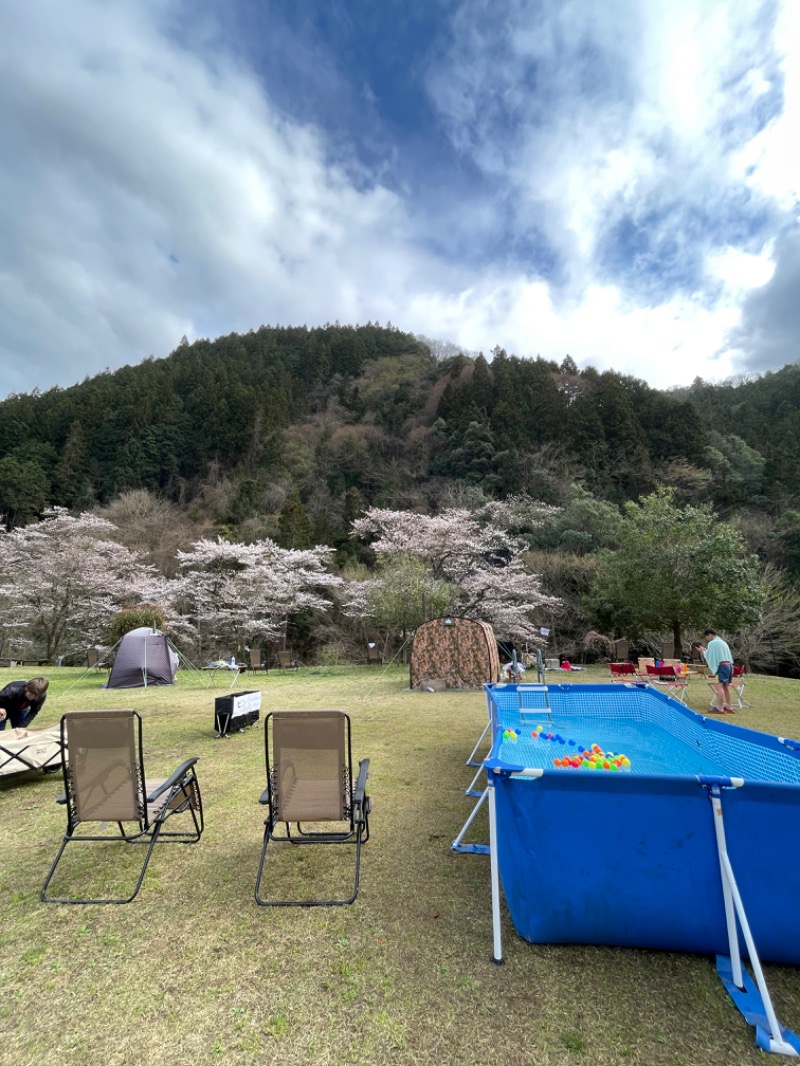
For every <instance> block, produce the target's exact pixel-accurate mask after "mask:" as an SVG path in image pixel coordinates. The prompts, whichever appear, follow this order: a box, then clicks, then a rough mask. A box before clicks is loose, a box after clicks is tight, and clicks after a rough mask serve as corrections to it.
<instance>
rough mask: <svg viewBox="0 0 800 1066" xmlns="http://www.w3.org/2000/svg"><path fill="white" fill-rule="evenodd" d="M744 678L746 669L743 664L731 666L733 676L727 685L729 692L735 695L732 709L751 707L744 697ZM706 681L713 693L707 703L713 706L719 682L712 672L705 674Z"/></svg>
mask: <svg viewBox="0 0 800 1066" xmlns="http://www.w3.org/2000/svg"><path fill="white" fill-rule="evenodd" d="M746 679H747V670H746V669H745V667H744V666H734V668H733V678H732V680H731V683H730V686H729V687H730V690H731V692H732V693H733V694H734V695H735V697H736V703H735V704H734V710H739V711H744V710H746V709H747V708H748V707H752V704H751V703H748V702H747V700H746V699H745V698H744V686H745V681H746ZM706 681H707V682H708V687H709V688H710V689H711V692H712V693H713V695H712V697H711V703H710V704H709V706H711V707H713V706H714V704H715V703H716V702H717V685H718V684H719V682H718V681H717V679H716V677H715V676H714V675H713V674H707V675H706Z"/></svg>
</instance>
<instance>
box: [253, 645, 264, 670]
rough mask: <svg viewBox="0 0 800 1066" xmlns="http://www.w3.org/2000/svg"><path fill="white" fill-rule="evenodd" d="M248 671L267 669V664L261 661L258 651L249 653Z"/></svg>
mask: <svg viewBox="0 0 800 1066" xmlns="http://www.w3.org/2000/svg"><path fill="white" fill-rule="evenodd" d="M250 669H251V670H252V671H254V672H255V671H256V670H266V669H267V664H266V663H264V662H262V661H261V652H260V651H258V649H256V650H254V651H251V652H250Z"/></svg>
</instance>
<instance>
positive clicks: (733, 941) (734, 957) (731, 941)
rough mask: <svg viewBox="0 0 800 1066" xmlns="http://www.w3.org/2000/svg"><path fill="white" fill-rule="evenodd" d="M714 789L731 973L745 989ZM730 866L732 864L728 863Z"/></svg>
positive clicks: (710, 791)
mask: <svg viewBox="0 0 800 1066" xmlns="http://www.w3.org/2000/svg"><path fill="white" fill-rule="evenodd" d="M714 791H715V790H714V789H709V792H708V795H709V799H710V800H711V806H712V807H713V809H714V832H715V834H716V838H717V855H718V856H719V870H720V874H721V876H722V898H723V900H724V902H725V924H726V926H727V928H728V953H729V954H730V957H731V971H732V973H733V983H734V984H735V985H736V987H737V988H744V977H743V976H742V955H741V951H740V950H739V933H738V932H737V929H736V911H735V908H734V903H733V893H732V892H731V885H730V881H729V879H728V873H727V870H726V867H725V861H726V859H727V858H728V848H727V845H726V843H725V825H724V824H723V821H722V803H721V801H720V798H719V795H716V796H715V795H714ZM728 866H730V862H728Z"/></svg>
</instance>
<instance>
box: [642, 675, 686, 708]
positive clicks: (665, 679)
mask: <svg viewBox="0 0 800 1066" xmlns="http://www.w3.org/2000/svg"><path fill="white" fill-rule="evenodd" d="M647 680H648V682H649V684H651V685H652V684H655V685H659V686H661V687H662V688H666V689H667V691H668V692H669V694H670V696H674V698H675V699H676V700H678V701H679V702H680V703H682V704H684V705H685V704H686V700H687V697H688V695H689V679H688V677H687V676H686V675H685V674H680V673H678V671H677V670H676V668H675V667H674V666H648V667H647Z"/></svg>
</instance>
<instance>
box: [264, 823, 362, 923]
mask: <svg viewBox="0 0 800 1066" xmlns="http://www.w3.org/2000/svg"><path fill="white" fill-rule="evenodd" d="M273 828H274V826H273V825H272V823H271V822H270V821H267V822H266V823H265V829H264V841H263V843H262V845H261V857H260V859H259V863H258V874H257V876H256V887H255V901H256V903H257V904H258V906H259V907H347V906H349V905H350V904H351V903H354V902H355V900H356V898H357V896H358V890H359V885H360V880H361V845H362V844H363V843H364V842H365V841H366V840H368V839H369V821H368V819H367V818H366V817H365V819H364V821H363V822H360V823H358V824H357V825H356V826H355V827H354V830H353V831H352V833H348V834H347V836H346V837H345V839H341V840H328V841H324V840H319V839H316V840H314V839H312V838H310V837H308V836H306V837H305V839H304V838H302V837H300V838H297V837H295V838H291V837H289V836H287V837H276V836H274V835H273V833H272V830H273ZM365 833H366V835H365ZM348 837H352V839H347V838H348ZM271 840H272V841H274V842H275V843H289V844H294V845H296V846H301V845H303V844H312V843H314V844H325V843H328V844H354V845H355V849H356V853H355V875H354V882H353V892H352V895H350V896H349V897H348V898H347V899H313V900H312V899H309V900H266V899H263V898H262V897H261V879H262V877H263V874H264V861H265V859H266V855H267V847H268V845H269V842H270V841H271Z"/></svg>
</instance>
